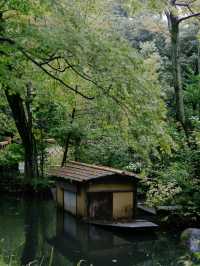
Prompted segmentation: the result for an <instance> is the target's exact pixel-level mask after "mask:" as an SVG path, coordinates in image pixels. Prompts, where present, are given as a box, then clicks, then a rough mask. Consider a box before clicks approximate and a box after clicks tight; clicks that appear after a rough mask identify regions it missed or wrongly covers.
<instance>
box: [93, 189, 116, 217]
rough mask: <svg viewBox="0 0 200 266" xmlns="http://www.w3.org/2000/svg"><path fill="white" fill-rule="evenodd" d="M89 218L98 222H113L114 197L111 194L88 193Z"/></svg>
mask: <svg viewBox="0 0 200 266" xmlns="http://www.w3.org/2000/svg"><path fill="white" fill-rule="evenodd" d="M88 203H89V208H88V211H89V217H90V218H92V219H97V220H99V219H100V220H112V213H113V195H112V193H111V192H95V193H88Z"/></svg>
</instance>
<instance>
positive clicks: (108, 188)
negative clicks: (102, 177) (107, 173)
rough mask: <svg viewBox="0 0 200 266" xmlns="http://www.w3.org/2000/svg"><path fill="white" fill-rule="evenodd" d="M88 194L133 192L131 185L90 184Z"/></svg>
mask: <svg viewBox="0 0 200 266" xmlns="http://www.w3.org/2000/svg"><path fill="white" fill-rule="evenodd" d="M87 191H88V192H113V191H115V192H117V191H133V183H124V184H120V183H119V184H116V183H113V184H112V183H110V184H109V183H104V184H90V185H89V187H88V190H87Z"/></svg>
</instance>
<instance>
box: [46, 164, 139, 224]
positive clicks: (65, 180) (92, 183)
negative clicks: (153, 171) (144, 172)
mask: <svg viewBox="0 0 200 266" xmlns="http://www.w3.org/2000/svg"><path fill="white" fill-rule="evenodd" d="M49 176H51V177H53V178H54V180H55V181H56V201H57V203H58V205H59V206H60V207H61V208H63V209H64V210H66V211H67V212H69V213H71V214H73V215H75V216H78V217H82V218H87V219H88V220H104V221H113V220H122V219H123V220H131V219H134V218H135V216H136V194H137V182H138V178H137V176H136V175H135V174H133V173H130V172H126V171H121V170H117V169H113V168H110V167H102V166H96V165H89V164H84V163H80V162H74V161H69V162H68V163H67V164H66V166H65V167H52V168H51V169H50V171H49Z"/></svg>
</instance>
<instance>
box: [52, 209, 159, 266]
mask: <svg viewBox="0 0 200 266" xmlns="http://www.w3.org/2000/svg"><path fill="white" fill-rule="evenodd" d="M129 236H130V234H128V235H127V238H126V234H125V235H124V234H120V233H119V234H116V233H114V232H111V231H104V230H103V229H102V228H99V227H96V226H93V225H88V224H86V223H82V222H81V221H80V220H79V219H76V218H75V217H73V216H72V215H70V214H68V213H67V212H60V211H58V212H57V232H56V235H55V236H54V237H52V238H51V239H48V242H49V243H50V244H51V245H52V246H54V247H55V252H54V258H55V259H56V256H57V257H59V256H60V255H61V256H64V257H65V258H67V259H68V260H69V261H71V262H72V263H73V265H77V263H78V261H80V260H84V261H85V262H84V263H82V264H81V265H96V266H98V265H99V266H100V265H106V266H110V265H113V262H112V260H113V259H116V260H117V265H120V266H122V265H127V266H128V265H133V264H134V265H135V263H136V262H137V263H141V262H144V260H147V258H146V256H145V252H144V250H143V244H144V243H147V241H148V243H149V245H150V246H152V241H153V240H155V239H156V236H155V235H154V234H151V235H149V236H147V235H146V234H144V235H141V234H138V235H136V234H134V236H132V237H131V239H129ZM133 260H134V262H133ZM57 265H58V264H57ZM59 265H61V264H59ZM63 265H68V264H63ZM137 265H140V264H137Z"/></svg>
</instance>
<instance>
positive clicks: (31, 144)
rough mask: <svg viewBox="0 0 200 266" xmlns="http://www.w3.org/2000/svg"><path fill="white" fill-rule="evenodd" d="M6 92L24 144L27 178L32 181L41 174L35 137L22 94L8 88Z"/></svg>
mask: <svg viewBox="0 0 200 266" xmlns="http://www.w3.org/2000/svg"><path fill="white" fill-rule="evenodd" d="M5 94H6V98H7V101H8V103H9V106H10V108H11V111H12V114H13V118H14V121H15V124H16V127H17V130H18V132H19V135H20V137H21V139H22V143H23V146H24V151H25V178H26V179H27V181H30V180H31V179H32V178H34V177H37V176H38V175H39V173H38V163H37V148H36V143H35V138H34V136H33V133H32V129H31V128H30V125H29V122H28V119H27V117H26V112H25V109H24V105H23V101H22V99H21V97H20V95H19V94H18V93H15V94H10V93H9V90H8V89H6V90H5Z"/></svg>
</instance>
